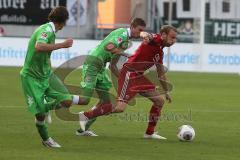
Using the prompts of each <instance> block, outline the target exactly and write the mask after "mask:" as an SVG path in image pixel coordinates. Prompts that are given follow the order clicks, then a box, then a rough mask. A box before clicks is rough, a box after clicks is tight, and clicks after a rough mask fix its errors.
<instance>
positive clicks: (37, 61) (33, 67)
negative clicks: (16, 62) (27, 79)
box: [21, 22, 55, 79]
mask: <svg viewBox="0 0 240 160" xmlns="http://www.w3.org/2000/svg"><path fill="white" fill-rule="evenodd" d="M36 42H40V43H46V44H54V43H55V26H54V24H53V23H52V22H49V23H46V24H43V25H41V26H40V27H38V28H37V29H36V30H35V31H34V33H33V35H32V36H31V39H30V41H29V43H28V49H27V54H26V58H25V62H24V66H23V69H22V70H21V74H23V75H29V76H32V77H34V78H37V79H46V78H48V77H49V76H50V74H51V72H52V70H51V62H50V56H51V52H37V51H36V50H35V44H36Z"/></svg>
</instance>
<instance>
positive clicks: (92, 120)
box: [78, 118, 97, 132]
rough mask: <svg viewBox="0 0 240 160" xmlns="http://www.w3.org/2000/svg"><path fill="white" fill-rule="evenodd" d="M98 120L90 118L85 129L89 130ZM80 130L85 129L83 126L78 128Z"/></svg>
mask: <svg viewBox="0 0 240 160" xmlns="http://www.w3.org/2000/svg"><path fill="white" fill-rule="evenodd" d="M96 120H97V118H93V119H90V120H89V121H88V122H87V124H86V127H85V130H88V129H89V128H90V127H91V126H92V124H93V123H94V122H95V121H96ZM78 131H79V132H83V130H82V129H81V128H80V129H78Z"/></svg>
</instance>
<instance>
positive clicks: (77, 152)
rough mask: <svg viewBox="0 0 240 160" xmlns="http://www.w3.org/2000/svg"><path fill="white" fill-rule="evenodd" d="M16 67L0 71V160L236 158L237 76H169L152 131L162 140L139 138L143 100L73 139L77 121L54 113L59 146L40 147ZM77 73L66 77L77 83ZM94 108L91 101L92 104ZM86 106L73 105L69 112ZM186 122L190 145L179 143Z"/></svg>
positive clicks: (239, 152)
mask: <svg viewBox="0 0 240 160" xmlns="http://www.w3.org/2000/svg"><path fill="white" fill-rule="evenodd" d="M19 71H20V68H8V67H7V68H6V67H1V68H0V77H1V78H0V89H1V93H0V160H15V159H16V160H30V159H31V160H33V159H34V160H38V159H39V160H79V159H82V160H96V159H97V160H128V159H129V160H134V159H136V160H150V159H156V160H157V159H162V160H166V159H168V160H239V157H240V143H239V142H240V125H239V123H240V101H239V98H240V76H239V75H237V74H207V73H182V72H170V73H169V74H168V75H169V79H170V80H171V82H172V83H173V85H174V90H173V92H172V97H173V103H172V104H166V105H165V107H164V110H163V117H162V119H161V121H160V122H159V123H158V126H157V130H158V131H159V132H160V133H161V135H163V136H166V137H167V138H168V139H167V140H165V141H157V140H145V139H142V136H143V133H144V131H145V129H146V126H147V122H146V116H147V113H148V111H149V109H150V105H151V103H150V102H149V101H148V100H146V99H143V98H140V99H138V100H137V104H136V105H135V106H129V107H128V109H127V110H126V112H125V113H123V114H121V115H115V116H105V117H101V118H99V119H98V120H97V121H96V123H95V124H94V126H93V128H92V129H93V130H94V131H95V132H96V133H97V134H99V137H78V136H75V130H76V129H77V128H78V127H79V125H78V122H66V121H62V120H60V119H58V118H57V117H56V116H55V115H54V114H53V123H52V124H50V125H49V132H50V135H51V136H52V137H53V138H54V139H55V140H56V141H57V142H58V143H60V144H61V145H62V146H63V147H62V148H60V149H49V148H45V147H43V146H42V145H41V143H40V137H39V136H38V134H37V131H36V128H35V125H34V117H33V116H32V115H31V114H30V113H29V112H28V111H27V109H26V105H25V102H24V99H23V95H22V90H21V86H20V80H19ZM79 80H80V76H79V74H78V73H73V74H71V76H70V78H69V79H68V81H69V82H71V83H73V84H78V83H79ZM92 104H94V100H93V101H92V103H91V105H92ZM91 105H89V106H73V108H72V112H78V111H81V110H86V109H87V108H89V107H90V106H91ZM182 124H191V125H192V126H193V127H194V129H195V131H196V137H195V140H194V141H193V142H190V143H186V142H185V143H184V142H179V141H178V139H177V138H176V133H177V128H178V127H179V126H180V125H182Z"/></svg>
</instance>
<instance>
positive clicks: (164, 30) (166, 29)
mask: <svg viewBox="0 0 240 160" xmlns="http://www.w3.org/2000/svg"><path fill="white" fill-rule="evenodd" d="M171 30H173V31H175V32H177V29H176V28H175V27H173V26H171V25H163V26H162V27H161V30H160V33H166V34H168V33H169V32H170V31H171Z"/></svg>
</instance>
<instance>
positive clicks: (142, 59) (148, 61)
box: [80, 25, 177, 139]
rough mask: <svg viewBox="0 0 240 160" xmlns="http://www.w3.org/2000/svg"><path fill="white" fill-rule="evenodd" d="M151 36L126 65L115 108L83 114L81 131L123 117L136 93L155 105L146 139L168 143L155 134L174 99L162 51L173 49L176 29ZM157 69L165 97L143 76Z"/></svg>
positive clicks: (106, 106)
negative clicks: (113, 115) (95, 121)
mask: <svg viewBox="0 0 240 160" xmlns="http://www.w3.org/2000/svg"><path fill="white" fill-rule="evenodd" d="M141 34H148V36H144V37H146V38H145V40H144V41H143V42H142V43H141V45H140V46H139V47H138V49H137V50H136V51H135V53H134V54H133V55H132V56H131V57H129V59H128V61H127V62H126V63H125V64H124V65H123V68H122V70H121V72H120V76H119V79H118V99H117V104H116V106H115V107H114V106H113V104H104V105H102V106H98V107H97V108H96V109H94V110H90V111H87V112H81V113H80V127H81V128H82V129H83V130H85V125H86V123H87V122H88V120H89V119H92V118H95V117H98V116H101V115H105V114H109V113H120V112H123V111H124V110H125V108H126V107H127V103H128V101H129V100H131V99H132V98H133V97H134V96H135V95H136V94H137V93H139V94H140V95H142V96H144V97H147V98H148V99H149V100H151V101H152V102H153V105H152V107H151V110H150V114H149V123H148V128H147V130H146V132H145V134H144V138H152V139H166V138H165V137H162V136H160V135H158V134H157V133H156V132H155V127H156V125H157V121H158V119H159V117H160V114H161V110H162V108H163V105H164V102H165V100H167V101H168V102H171V101H172V99H171V96H170V95H169V93H168V88H167V84H166V83H164V81H167V78H166V75H165V71H164V66H163V54H164V53H163V48H164V47H170V46H172V45H173V44H174V43H175V42H176V37H177V30H176V28H174V27H172V26H169V25H164V26H162V28H161V31H160V33H159V34H149V33H147V32H142V33H141ZM153 65H155V66H156V69H157V73H158V78H159V81H160V84H161V85H162V88H163V90H164V91H165V92H164V95H163V94H161V93H160V92H159V91H158V90H157V89H156V86H155V84H153V83H152V82H151V81H150V80H148V79H147V78H146V77H145V76H144V75H143V74H144V71H146V70H148V69H149V68H151V67H152V66H153Z"/></svg>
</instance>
